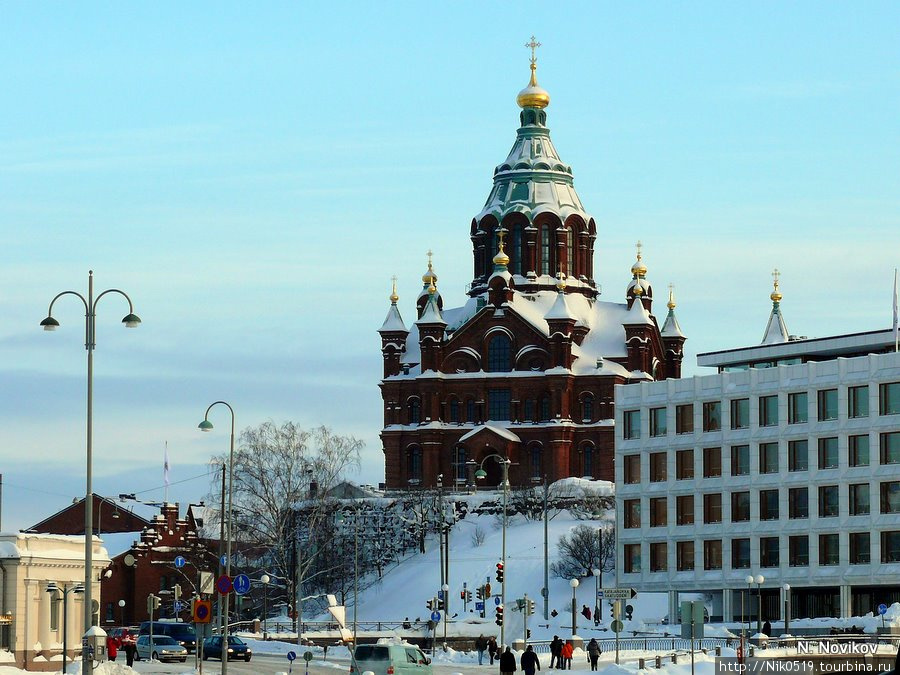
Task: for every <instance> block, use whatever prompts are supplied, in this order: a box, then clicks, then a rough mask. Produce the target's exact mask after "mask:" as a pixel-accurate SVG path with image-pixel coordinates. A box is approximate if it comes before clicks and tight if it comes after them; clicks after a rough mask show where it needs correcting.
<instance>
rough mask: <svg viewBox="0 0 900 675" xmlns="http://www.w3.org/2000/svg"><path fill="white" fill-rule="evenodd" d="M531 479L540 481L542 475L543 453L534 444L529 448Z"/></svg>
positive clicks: (538, 446)
mask: <svg viewBox="0 0 900 675" xmlns="http://www.w3.org/2000/svg"><path fill="white" fill-rule="evenodd" d="M530 460H531V477H532V478H538V479H540V477H541V476H543V475H544V470H543V469H544V452H543V448H542V447H541V446H540V445H539V444H537V443H535V444H534V445H532V446H531V457H530Z"/></svg>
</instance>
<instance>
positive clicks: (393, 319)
mask: <svg viewBox="0 0 900 675" xmlns="http://www.w3.org/2000/svg"><path fill="white" fill-rule="evenodd" d="M392 331H400V332H406V325H405V324H404V323H403V317H401V316H400V310H399V309H397V303H396V302H392V303H391V306H390V308H389V309H388V313H387V316H386V317H385V318H384V323H383V324H382V325H381V328H379V329H378V332H379V333H388V332H392Z"/></svg>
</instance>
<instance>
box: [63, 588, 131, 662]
mask: <svg viewBox="0 0 900 675" xmlns="http://www.w3.org/2000/svg"><path fill="white" fill-rule="evenodd" d="M47 592H48V593H62V601H63V618H62V629H63V640H62V645H63V669H62V671H63V672H64V673H65V672H68V671H67V670H66V664H67V663H68V662H69V593H84V585H83V584H80V583H79V584H75V585H74V586H66V585H65V584H63V587H62V588H60V587H59V586H57V585H56V582H55V581H51V582H50V583H49V584H47ZM119 602H122V601H121V600H120V601H119Z"/></svg>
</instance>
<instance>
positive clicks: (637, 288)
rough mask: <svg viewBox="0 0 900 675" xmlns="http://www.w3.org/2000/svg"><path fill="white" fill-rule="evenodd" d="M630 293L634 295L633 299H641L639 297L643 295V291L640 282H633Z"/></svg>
mask: <svg viewBox="0 0 900 675" xmlns="http://www.w3.org/2000/svg"><path fill="white" fill-rule="evenodd" d="M631 292H632V293H634V297H635V298H640V297H641V295H642V294H643V293H644V289H643V288H641V282H640V281H635V282H634V287H633V288H632V289H631Z"/></svg>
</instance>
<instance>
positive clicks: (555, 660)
mask: <svg viewBox="0 0 900 675" xmlns="http://www.w3.org/2000/svg"><path fill="white" fill-rule="evenodd" d="M562 646H563V641H562V640H560V639H559V635H554V636H553V639H552V640H550V667H551V668H562V659H561V658H560V654H561V653H562Z"/></svg>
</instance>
